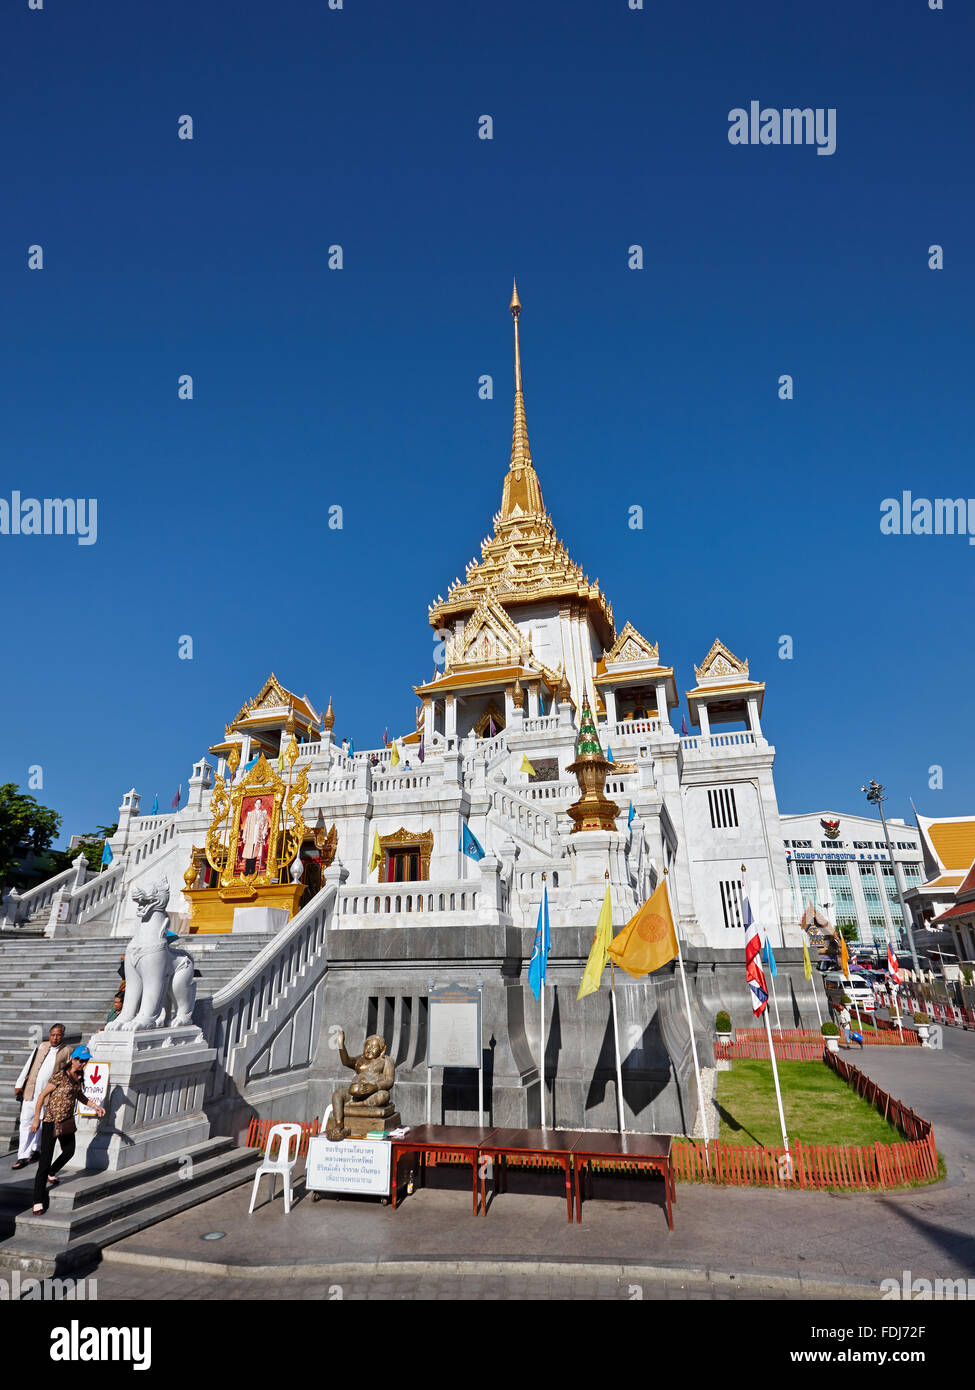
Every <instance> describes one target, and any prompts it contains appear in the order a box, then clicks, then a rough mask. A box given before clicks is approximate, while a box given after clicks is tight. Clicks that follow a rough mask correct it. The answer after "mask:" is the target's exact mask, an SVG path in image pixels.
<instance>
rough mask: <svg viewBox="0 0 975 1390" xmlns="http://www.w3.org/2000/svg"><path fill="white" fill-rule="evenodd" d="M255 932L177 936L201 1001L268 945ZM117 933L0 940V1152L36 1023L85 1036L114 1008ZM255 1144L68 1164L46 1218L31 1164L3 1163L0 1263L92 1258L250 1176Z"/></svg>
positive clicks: (9, 1132) (52, 1269) (42, 1268)
mask: <svg viewBox="0 0 975 1390" xmlns="http://www.w3.org/2000/svg"><path fill="white" fill-rule="evenodd" d="M266 942H267V938H266V937H263V936H246V937H238V938H236V939H234V938H233V937H232V936H211V937H181V938H180V942H179V944H180V946H181V947H183V948H185V949H186V950H188V951H189V952H190V954H191V955H192V956H193V957H194V959H195V961H196V968H197V971H198V978H197V981H196V987H197V1000H198V1001H202V1000H205V999H207V998H208V997H210V996H212V995H214V994H216V993H217V992H218V991H219V990H221V989H223V987H224V986H225V985H226V984H228V983H229V982H230V981H231V980H232V979H233V978H234V977H235V976H236V975H238V974H239V973H240V972H241V970H242V969H243V968H244V967H245V966H246V965H247V964H248V963H249V962H250V961H251V960H252V959H253V957H254V956H255V955H256V954H257V952H258V951H260V950H261V948H262V947H263V946H264V945H265V944H266ZM125 945H126V942H125V939H124V938H109V939H107V940H106V939H105V938H103V937H92V938H89V939H87V940H77V939H70V940H58V939H55V940H48V939H42V940H36V939H35V940H31V939H24V938H22V937H21V938H18V939H16V940H11V939H10V938H9V937H8V936H7V935H6V934H4V937H3V938H2V939H0V1153H3V1152H4V1151H5V1150H8V1149H14V1148H15V1147H16V1143H17V1130H18V1123H19V1118H20V1107H19V1105H18V1104H17V1102H16V1101H15V1100H14V1094H13V1092H14V1082H15V1080H16V1078H17V1076H18V1075H19V1073H20V1070H21V1068H22V1067H23V1064H24V1062H25V1061H26V1059H27V1057H28V1055H29V1052H30V1049H31V1047H32V1046H33V1040H34V1038H35V1037H36V1036H37V1035H36V1033H35V1034H32V1032H31V1030H32V1029H37V1030H39V1033H40V1038H44V1037H46V1034H47V1030H48V1029H49V1028H50V1026H51V1024H52V1023H63V1024H64V1025H65V1028H66V1030H67V1036H66V1041H67V1042H71V1043H77V1042H82V1041H85V1042H87V1041H88V1039H89V1038H90V1037H91V1035H92V1034H93V1033H95V1032H97V1031H98V1030H99V1028H100V1027H101V1026H102V1024H103V1023H104V1021H105V1017H106V1015H107V1014H108V1012H109V1011H110V1009H111V1007H112V996H113V995H114V993H115V990H116V988H117V985H118V978H119V977H118V963H119V957H120V956H121V954H122V951H123V949H124V948H125ZM259 1160H260V1154H259V1153H258V1152H257V1151H256V1150H253V1149H239V1148H237V1146H236V1145H235V1144H234V1142H233V1140H232V1139H227V1138H221V1137H219V1136H218V1137H216V1138H212V1139H209V1140H207V1141H206V1142H205V1143H202V1144H196V1145H192V1146H188V1147H187V1149H186V1150H185V1151H184V1152H182V1153H180V1154H179V1155H176V1156H171V1157H169V1158H161V1159H155V1160H152V1161H150V1162H147V1163H141V1164H138V1165H137V1166H134V1167H132V1168H126V1169H122V1170H121V1171H119V1172H103V1173H88V1172H85V1173H81V1172H77V1171H72V1170H71V1169H66V1170H65V1171H64V1172H63V1174H62V1177H61V1182H60V1184H59V1186H58V1187H57V1188H55V1189H53V1190H52V1192H51V1194H50V1209H49V1210H48V1212H47V1213H46V1214H45V1215H44V1216H43V1217H33V1216H32V1215H31V1210H30V1208H31V1200H32V1199H31V1187H32V1184H33V1175H34V1168H33V1166H31V1167H29V1168H26V1169H24V1170H23V1171H21V1172H18V1173H13V1172H11V1171H9V1170H10V1165H11V1163H12V1161H13V1156H12V1154H11V1153H9V1152H7V1153H6V1154H5V1156H4V1157H3V1159H2V1162H0V1267H2V1268H18V1269H21V1270H23V1271H25V1272H28V1273H32V1274H35V1275H39V1276H48V1275H53V1274H61V1273H64V1272H66V1271H68V1270H71V1269H80V1268H83V1267H86V1266H87V1265H90V1264H91V1263H92V1262H93V1261H95V1260H97V1258H98V1251H99V1250H100V1249H101V1248H102V1247H104V1246H105V1245H110V1244H111V1243H112V1242H113V1241H116V1240H121V1239H122V1238H123V1237H124V1236H127V1235H131V1234H132V1233H133V1232H135V1231H139V1230H142V1229H143V1228H144V1227H145V1226H149V1225H152V1224H153V1223H155V1222H156V1221H162V1220H164V1219H165V1218H166V1217H168V1216H172V1215H175V1214H176V1213H177V1212H180V1211H185V1210H186V1209H187V1208H188V1207H191V1206H195V1205H196V1204H197V1203H198V1202H203V1201H206V1200H207V1199H208V1198H209V1197H215V1196H218V1195H219V1194H220V1193H222V1192H226V1191H228V1190H229V1189H231V1188H233V1187H237V1186H239V1185H240V1184H241V1183H243V1182H246V1181H247V1180H248V1178H249V1177H250V1176H251V1175H252V1174H253V1171H254V1169H255V1167H256V1166H257V1164H258V1162H259Z"/></svg>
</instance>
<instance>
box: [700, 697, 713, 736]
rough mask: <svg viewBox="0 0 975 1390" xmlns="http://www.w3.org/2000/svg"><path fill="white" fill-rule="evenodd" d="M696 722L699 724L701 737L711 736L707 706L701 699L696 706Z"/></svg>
mask: <svg viewBox="0 0 975 1390" xmlns="http://www.w3.org/2000/svg"><path fill="white" fill-rule="evenodd" d="M697 722H698V723H699V724H700V726H701V737H702V738H708V739H709V738H710V737H711V721H710V719H709V718H708V707H707V705H706V704H705V703H704V701H703V700H702V701H701V702H700V704H699V705H698V707H697Z"/></svg>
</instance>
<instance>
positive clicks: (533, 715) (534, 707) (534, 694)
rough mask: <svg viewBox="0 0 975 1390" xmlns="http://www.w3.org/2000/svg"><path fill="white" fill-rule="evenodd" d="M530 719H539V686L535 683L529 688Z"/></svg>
mask: <svg viewBox="0 0 975 1390" xmlns="http://www.w3.org/2000/svg"><path fill="white" fill-rule="evenodd" d="M528 718H529V719H537V718H538V685H537V683H536V682H534V681H533V682H532V684H531V685H530V686H529V687H528Z"/></svg>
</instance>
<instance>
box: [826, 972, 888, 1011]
mask: <svg viewBox="0 0 975 1390" xmlns="http://www.w3.org/2000/svg"><path fill="white" fill-rule="evenodd" d="M823 984H824V985H825V986H826V992H827V993H830V992H831V991H834V990H842V991H843V993H844V994H845V995H846V996H847V998H848V999H852V1000H853V1002H854V1003H855V1004H857V1005H858V1006H859V1008H860V1010H861V1012H863V1013H870V1012H872V1010H873V1009H874V1008H875V1006H876V999H875V996H874V992H873V986H872V985H871V984H870V983H869V981H867V980H866V979H864V977H863V976H862V975H857V974H856V972H855V971H854V972H853V973H852V974H851V976H850V979H847V978H846V976H845V975H844V974H843V971H842V970H830V971H828V972H827V973H826V975H825V976H824V978H823Z"/></svg>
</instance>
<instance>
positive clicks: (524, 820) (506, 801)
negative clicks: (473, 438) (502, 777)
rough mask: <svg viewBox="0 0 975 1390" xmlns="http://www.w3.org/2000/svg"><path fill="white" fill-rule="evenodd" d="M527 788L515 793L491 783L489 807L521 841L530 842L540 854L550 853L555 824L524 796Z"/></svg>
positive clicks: (507, 787) (506, 787)
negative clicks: (515, 832)
mask: <svg viewBox="0 0 975 1390" xmlns="http://www.w3.org/2000/svg"><path fill="white" fill-rule="evenodd" d="M526 790H527V788H523V787H519V788H518V790H517V791H515V790H514V789H513V788H512V787H510V786H508V785H507V784H506V785H505V786H503V787H499V786H497V784H495V783H492V784H491V787H490V792H491V806H492V808H493V810H494V811H495V812H496V814H497V815H498V816H499V817H500V818H501V820H502V821H504V822H507V824H508V825H509V826H510V827H511V829H512V830H514V831H517V833H518V834H519V835H520V836H521V838H522V839H523V840H528V841H530V842H531V843H532V844H533V845H534V847H535V848H536V849H538V850H540V851H542V853H550V852H551V843H552V835H553V833H554V829H555V822H554V821H553V819H552V817H551V816H547V815H543V814H542V812H541V811H539V810H537V809H536V808H535V807H534V806H533V805H532V803H531V801H530V800H529V799H528V798H527V797H526V796H525V795H524V793H525V791H526Z"/></svg>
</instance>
